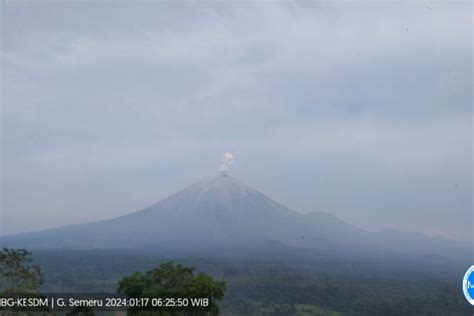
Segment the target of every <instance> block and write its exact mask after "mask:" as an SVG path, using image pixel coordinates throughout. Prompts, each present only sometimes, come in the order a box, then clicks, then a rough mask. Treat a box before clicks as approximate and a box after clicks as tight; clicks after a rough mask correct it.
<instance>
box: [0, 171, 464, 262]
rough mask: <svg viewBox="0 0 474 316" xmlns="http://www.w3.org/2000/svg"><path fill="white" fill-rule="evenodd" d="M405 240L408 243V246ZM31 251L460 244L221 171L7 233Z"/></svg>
mask: <svg viewBox="0 0 474 316" xmlns="http://www.w3.org/2000/svg"><path fill="white" fill-rule="evenodd" d="M407 240H410V242H407ZM0 242H1V244H3V245H6V246H9V247H24V248H28V249H163V250H170V249H173V250H177V251H181V252H200V251H213V250H216V249H227V250H229V249H235V250H237V249H259V248H262V249H265V248H268V247H273V248H275V247H276V248H278V247H280V248H291V249H296V248H298V249H301V250H302V249H308V250H316V251H326V252H327V251H332V252H334V251H335V250H339V251H341V252H342V251H343V252H356V253H357V252H359V253H362V252H373V251H387V249H390V251H397V252H398V251H400V252H411V253H415V252H416V253H418V254H420V253H421V254H426V255H431V254H439V255H448V256H450V255H451V254H452V252H453V251H454V252H455V253H456V254H457V253H458V252H459V251H461V250H463V249H466V248H465V247H464V246H465V245H462V244H460V243H457V242H451V241H448V240H444V239H443V240H440V239H438V240H435V239H431V238H428V237H426V236H423V235H417V234H411V235H410V234H402V233H398V232H393V231H392V232H387V231H384V232H380V233H370V232H366V231H364V230H362V229H359V228H357V227H355V226H352V225H350V224H348V223H345V222H344V221H342V220H340V219H338V218H337V217H335V216H333V215H330V214H327V213H322V212H313V213H309V214H301V213H299V212H295V211H293V210H291V209H289V208H287V207H285V206H283V205H281V204H279V203H277V202H275V201H273V200H272V199H270V198H268V197H266V196H265V195H263V194H262V193H260V192H258V191H257V190H254V189H252V188H250V187H249V186H247V185H246V184H244V183H242V182H241V181H240V180H238V179H236V178H233V177H231V176H228V175H225V174H219V175H216V176H214V177H210V178H206V179H203V180H201V181H199V182H197V183H194V184H192V185H190V186H189V187H187V188H185V189H183V190H181V191H179V192H177V193H175V194H173V195H171V196H169V197H167V198H165V199H163V200H161V201H159V202H157V203H155V204H153V205H150V206H148V207H146V208H144V209H142V210H140V211H137V212H134V213H130V214H128V215H124V216H120V217H117V218H114V219H110V220H104V221H99V222H93V223H86V224H79V225H72V226H64V227H60V228H54V229H49V230H45V231H39V232H32V233H25V234H17V235H10V236H4V237H1V238H0Z"/></svg>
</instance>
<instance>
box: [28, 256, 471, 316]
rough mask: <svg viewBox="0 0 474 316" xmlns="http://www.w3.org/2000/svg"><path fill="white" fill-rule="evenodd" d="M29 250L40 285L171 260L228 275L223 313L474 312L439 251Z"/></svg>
mask: <svg viewBox="0 0 474 316" xmlns="http://www.w3.org/2000/svg"><path fill="white" fill-rule="evenodd" d="M34 256H35V261H36V262H37V263H38V264H40V265H41V267H42V268H43V270H44V272H45V276H46V279H45V285H44V288H43V292H115V291H116V290H117V282H118V281H119V280H120V279H121V278H122V277H124V276H125V275H129V274H131V273H133V272H136V271H145V270H148V269H151V268H153V267H156V266H158V265H159V263H160V262H162V261H168V260H174V261H175V262H179V263H182V264H185V265H188V266H194V267H196V268H197V270H199V271H202V272H205V273H208V274H210V275H212V276H213V277H214V278H216V279H220V280H225V282H226V292H225V299H224V301H223V302H222V303H221V311H222V312H223V315H472V314H473V310H472V309H471V307H470V306H469V305H468V303H467V302H466V300H465V299H464V297H463V293H462V290H461V279H462V275H463V272H464V271H463V269H464V267H462V265H455V264H451V263H449V262H446V261H443V260H440V259H439V258H426V261H420V260H419V259H418V260H417V261H416V262H414V261H410V260H409V259H404V260H401V259H396V258H392V259H391V260H385V261H382V260H379V259H377V258H359V259H357V258H343V257H338V258H336V257H332V258H329V257H320V258H318V257H317V256H315V257H312V258H301V257H298V256H297V255H294V256H289V255H287V256H284V257H280V258H279V257H278V256H269V257H267V258H264V257H263V256H262V255H251V254H249V255H248V256H247V257H245V256H240V258H231V257H226V258H224V257H221V258H219V256H214V257H212V258H211V257H207V258H199V257H193V258H189V257H179V256H174V257H170V256H163V255H160V254H150V253H148V254H144V253H142V252H135V253H131V252H119V251H35V252H34ZM283 258H285V259H283Z"/></svg>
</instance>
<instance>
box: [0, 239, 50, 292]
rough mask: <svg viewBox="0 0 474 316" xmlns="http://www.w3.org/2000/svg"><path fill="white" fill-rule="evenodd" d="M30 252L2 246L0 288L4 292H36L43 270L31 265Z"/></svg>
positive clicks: (41, 282)
mask: <svg viewBox="0 0 474 316" xmlns="http://www.w3.org/2000/svg"><path fill="white" fill-rule="evenodd" d="M32 262H33V258H32V256H31V252H28V251H26V250H25V249H8V248H3V249H2V250H1V251H0V289H1V290H2V291H3V292H4V293H36V292H37V291H38V289H39V288H40V287H41V285H42V284H43V279H44V276H43V272H42V271H41V269H40V267H39V266H38V265H33V264H32Z"/></svg>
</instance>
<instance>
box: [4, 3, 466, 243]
mask: <svg viewBox="0 0 474 316" xmlns="http://www.w3.org/2000/svg"><path fill="white" fill-rule="evenodd" d="M471 14H472V13H471V4H470V3H469V2H455V3H450V4H449V5H448V4H447V3H441V2H434V3H431V2H415V3H412V2H386V3H382V4H374V3H370V4H369V3H360V2H357V3H356V2H354V3H352V2H351V3H349V2H337V3H328V2H314V3H311V2H298V1H295V2H287V3H271V4H270V3H260V4H257V3H232V4H225V5H224V4H223V3H206V4H197V3H171V2H166V3H159V4H156V3H155V4H153V3H146V2H142V3H133V4H132V3H124V2H120V3H114V4H111V3H99V2H97V3H93V5H90V4H88V3H82V2H61V3H53V2H51V3H44V2H43V3H34V2H28V1H25V2H10V1H6V2H4V3H2V40H3V41H2V47H1V52H2V61H1V63H2V64H1V66H2V77H3V78H4V79H6V78H8V80H3V82H2V85H3V86H2V119H1V120H2V127H1V128H2V133H1V134H2V135H1V139H2V153H1V155H2V156H1V158H2V159H1V165H2V175H1V181H2V183H1V195H2V196H1V212H0V234H1V235H7V234H14V233H19V232H30V231H38V230H43V229H47V228H53V227H59V226H63V225H70V224H80V223H87V222H94V221H98V220H106V219H111V218H115V217H118V216H121V215H125V214H128V213H131V212H133V211H136V210H139V209H141V208H143V207H144V206H146V205H150V204H152V203H155V202H156V201H159V200H161V199H163V198H165V197H166V196H169V195H171V194H173V193H175V192H177V191H179V190H181V189H182V188H183V187H186V186H187V185H189V184H190V183H193V182H195V181H197V180H198V179H201V178H203V177H205V176H213V175H214V173H215V172H216V166H218V164H219V157H220V156H221V155H222V153H223V152H226V151H229V152H230V153H233V154H234V155H235V157H236V163H235V164H234V165H233V171H232V175H233V176H234V177H235V178H239V179H242V180H244V181H245V182H246V183H249V184H251V186H252V187H255V188H258V190H259V191H261V192H262V193H264V194H265V195H267V196H269V197H271V198H272V199H275V200H276V201H278V202H280V203H282V204H283V205H286V206H288V207H290V208H291V209H294V210H295V211H298V212H301V213H310V212H324V213H328V214H331V215H335V216H337V217H338V218H340V219H341V220H344V221H345V222H347V223H350V224H353V225H355V226H357V227H360V228H362V229H364V230H369V231H378V230H381V229H385V228H394V229H397V230H402V231H412V232H421V233H425V234H428V235H430V236H444V237H449V238H452V239H456V240H460V241H468V242H472V225H473V222H472V129H471V126H472V108H471V106H472V83H473V82H472V63H471V57H472V46H471V44H472V40H471V37H472V25H471V21H472V20H471ZM33 16H34V18H32V17H33ZM124 21H126V22H124ZM453 34H455V36H453Z"/></svg>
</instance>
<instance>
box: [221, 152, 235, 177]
mask: <svg viewBox="0 0 474 316" xmlns="http://www.w3.org/2000/svg"><path fill="white" fill-rule="evenodd" d="M233 162H234V155H232V154H231V153H225V154H224V156H223V157H222V164H221V165H220V166H219V172H221V173H222V174H227V173H228V172H229V170H230V166H231V165H232V163H233Z"/></svg>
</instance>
